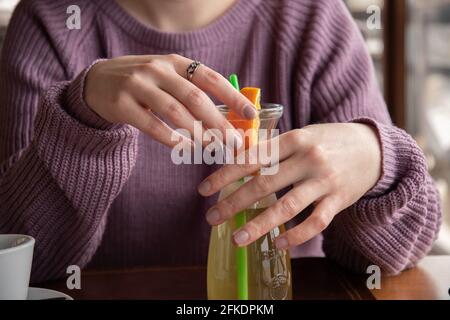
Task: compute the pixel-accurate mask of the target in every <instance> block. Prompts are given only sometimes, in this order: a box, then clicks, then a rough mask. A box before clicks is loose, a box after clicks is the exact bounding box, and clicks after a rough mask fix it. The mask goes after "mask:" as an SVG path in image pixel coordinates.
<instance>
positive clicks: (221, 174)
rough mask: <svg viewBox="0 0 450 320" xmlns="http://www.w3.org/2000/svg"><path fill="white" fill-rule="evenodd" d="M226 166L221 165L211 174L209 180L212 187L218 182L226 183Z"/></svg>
mask: <svg viewBox="0 0 450 320" xmlns="http://www.w3.org/2000/svg"><path fill="white" fill-rule="evenodd" d="M226 168H227V167H226V166H225V167H223V168H221V169H219V170H217V171H216V172H215V173H214V174H213V175H212V176H211V179H210V180H209V181H210V182H211V184H212V185H213V187H217V186H218V185H219V184H220V182H222V183H226V182H227V180H228V179H227V174H226V170H227V169H226Z"/></svg>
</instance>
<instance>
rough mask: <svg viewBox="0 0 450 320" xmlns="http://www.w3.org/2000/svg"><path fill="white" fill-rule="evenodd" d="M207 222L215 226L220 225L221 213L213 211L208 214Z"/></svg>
mask: <svg viewBox="0 0 450 320" xmlns="http://www.w3.org/2000/svg"><path fill="white" fill-rule="evenodd" d="M206 221H208V223H209V224H211V225H215V224H218V223H219V221H220V212H219V210H217V209H212V210H210V211H208V213H206Z"/></svg>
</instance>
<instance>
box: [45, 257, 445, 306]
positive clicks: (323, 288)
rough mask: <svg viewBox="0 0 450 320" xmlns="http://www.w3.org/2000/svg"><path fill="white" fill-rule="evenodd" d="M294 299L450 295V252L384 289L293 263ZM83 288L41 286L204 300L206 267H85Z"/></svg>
mask: <svg viewBox="0 0 450 320" xmlns="http://www.w3.org/2000/svg"><path fill="white" fill-rule="evenodd" d="M292 272H293V295H294V299H299V300H309V299H325V300H329V299H344V300H349V299H353V300H373V299H449V298H450V296H449V293H448V290H449V288H450V256H436V257H427V258H425V259H424V260H423V261H422V262H421V263H420V265H419V266H418V267H416V268H414V269H411V270H408V271H405V272H404V273H402V274H401V275H399V276H395V277H384V278H383V279H382V282H381V289H380V290H376V289H374V290H369V289H368V288H367V287H366V279H367V277H368V275H367V276H366V275H362V276H361V275H359V276H358V275H354V274H351V273H349V272H347V271H345V270H344V269H342V268H340V267H339V266H337V265H336V264H335V263H333V262H331V261H329V260H327V259H325V258H301V259H295V260H293V261H292ZM81 286H82V288H81V290H68V289H67V287H66V283H65V281H56V282H49V283H46V284H44V285H43V287H46V288H50V289H55V290H59V291H62V292H65V293H67V294H69V295H70V296H72V297H73V298H75V299H188V300H190V299H206V269H205V268H204V267H183V268H145V269H132V270H111V271H85V272H83V274H82V281H81Z"/></svg>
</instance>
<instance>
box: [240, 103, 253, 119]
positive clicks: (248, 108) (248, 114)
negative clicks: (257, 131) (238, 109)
mask: <svg viewBox="0 0 450 320" xmlns="http://www.w3.org/2000/svg"><path fill="white" fill-rule="evenodd" d="M243 113H244V117H245V118H247V119H250V120H251V119H253V118H254V117H256V110H255V107H253V106H252V105H249V104H247V105H245V107H244V110H243Z"/></svg>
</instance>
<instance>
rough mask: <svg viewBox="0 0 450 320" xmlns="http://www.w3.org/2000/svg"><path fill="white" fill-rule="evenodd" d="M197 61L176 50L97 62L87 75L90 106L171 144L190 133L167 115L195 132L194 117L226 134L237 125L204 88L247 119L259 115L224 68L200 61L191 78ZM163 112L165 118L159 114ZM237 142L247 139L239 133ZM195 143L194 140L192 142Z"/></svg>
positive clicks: (104, 114)
mask: <svg viewBox="0 0 450 320" xmlns="http://www.w3.org/2000/svg"><path fill="white" fill-rule="evenodd" d="M191 63H192V60H190V59H187V58H185V57H182V56H179V55H175V54H171V55H164V56H124V57H119V58H114V59H110V60H106V61H101V62H99V63H97V64H95V65H94V66H93V67H92V68H91V69H90V70H89V73H88V75H87V79H86V85H85V91H84V94H85V96H84V98H85V101H86V103H87V104H88V105H89V107H90V108H91V109H92V110H93V111H95V112H96V113H97V114H98V115H99V116H101V117H102V118H104V119H105V120H107V121H109V122H111V123H127V124H130V125H132V126H134V127H136V128H138V129H139V130H141V131H143V132H144V133H147V134H148V135H150V136H151V137H153V138H154V139H155V140H157V141H160V142H161V143H163V144H165V145H168V146H175V145H176V144H178V143H179V141H173V139H171V136H172V134H174V136H175V137H178V139H182V140H185V138H184V137H183V136H181V135H179V134H178V133H176V132H174V131H173V130H172V129H171V128H170V127H169V126H168V125H167V124H166V123H165V122H163V121H162V119H164V120H167V121H169V122H170V123H172V124H173V125H174V126H176V127H177V128H184V129H187V130H189V132H191V135H192V134H193V130H194V120H199V121H202V122H203V126H204V127H206V128H216V129H219V130H221V131H222V134H223V136H224V137H225V136H226V133H225V130H226V129H232V130H233V129H234V128H233V126H232V125H231V124H230V123H229V122H228V121H227V120H226V119H225V118H224V117H223V116H222V115H221V114H220V112H219V111H218V110H217V108H216V107H215V104H214V103H213V102H212V101H211V99H210V98H209V97H208V96H207V95H206V93H205V92H207V93H209V94H211V95H213V96H214V97H216V98H217V99H218V100H220V101H221V102H223V103H224V104H226V105H228V106H229V107H230V108H231V109H233V110H234V111H235V112H237V113H238V114H240V115H241V116H243V117H244V118H247V119H252V118H253V117H255V115H256V112H255V111H254V107H253V106H252V105H251V104H249V101H248V100H247V99H246V98H245V97H244V96H243V95H241V94H240V93H239V92H237V91H236V90H235V89H234V88H233V87H232V86H231V84H230V83H229V82H228V81H227V80H226V79H225V78H224V77H223V76H221V75H220V74H219V73H217V72H215V71H213V70H211V69H210V68H208V67H206V66H204V65H201V66H200V67H198V68H197V70H196V71H195V74H194V76H193V78H192V82H190V81H188V80H187V79H186V69H187V67H188V66H189V65H190V64H191ZM156 114H157V115H158V116H160V117H161V118H162V119H160V118H159V117H157V116H156ZM235 140H236V141H235V143H240V141H242V139H241V137H240V135H239V134H238V133H236V134H235ZM188 142H189V143H191V141H188Z"/></svg>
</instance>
